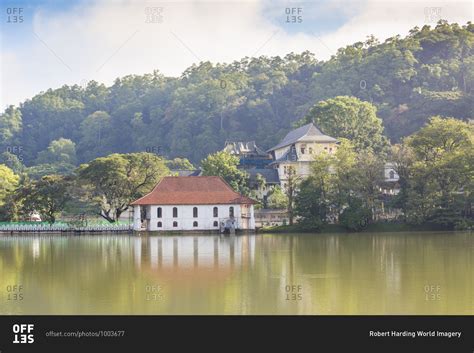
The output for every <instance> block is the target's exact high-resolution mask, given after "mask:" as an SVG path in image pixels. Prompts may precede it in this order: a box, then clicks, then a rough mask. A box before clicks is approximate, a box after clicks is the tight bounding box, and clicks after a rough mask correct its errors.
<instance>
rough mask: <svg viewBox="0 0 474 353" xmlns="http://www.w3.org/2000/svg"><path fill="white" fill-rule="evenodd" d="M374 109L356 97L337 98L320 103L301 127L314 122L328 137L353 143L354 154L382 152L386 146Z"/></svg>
mask: <svg viewBox="0 0 474 353" xmlns="http://www.w3.org/2000/svg"><path fill="white" fill-rule="evenodd" d="M376 111H377V109H376V108H375V106H374V105H372V104H370V103H368V102H363V101H361V100H359V99H357V98H355V97H347V96H340V97H336V98H332V99H328V100H326V101H322V102H319V103H318V104H316V105H315V106H314V107H312V108H311V110H310V111H309V113H308V115H307V116H306V117H305V119H303V123H309V122H313V123H315V124H316V126H318V127H319V128H321V129H322V130H323V132H324V133H325V134H327V135H330V136H333V137H335V138H345V139H349V140H351V141H352V143H353V144H354V146H355V147H356V149H357V150H365V149H369V148H370V149H372V150H375V151H377V152H379V151H382V150H383V149H384V148H385V147H386V146H387V141H386V138H385V137H384V135H383V127H382V120H381V119H380V118H378V117H377V114H376Z"/></svg>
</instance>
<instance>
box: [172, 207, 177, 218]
mask: <svg viewBox="0 0 474 353" xmlns="http://www.w3.org/2000/svg"><path fill="white" fill-rule="evenodd" d="M173 217H174V218H176V217H178V207H173Z"/></svg>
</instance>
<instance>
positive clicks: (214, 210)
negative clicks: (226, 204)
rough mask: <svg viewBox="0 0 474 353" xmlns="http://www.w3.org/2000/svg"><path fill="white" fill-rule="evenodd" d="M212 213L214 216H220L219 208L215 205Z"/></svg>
mask: <svg viewBox="0 0 474 353" xmlns="http://www.w3.org/2000/svg"><path fill="white" fill-rule="evenodd" d="M212 214H213V216H214V217H218V216H219V209H218V208H217V207H214V208H213V210H212Z"/></svg>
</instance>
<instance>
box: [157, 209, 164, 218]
mask: <svg viewBox="0 0 474 353" xmlns="http://www.w3.org/2000/svg"><path fill="white" fill-rule="evenodd" d="M162 214H163V213H162V211H161V207H158V208H157V209H156V217H158V218H161V217H162Z"/></svg>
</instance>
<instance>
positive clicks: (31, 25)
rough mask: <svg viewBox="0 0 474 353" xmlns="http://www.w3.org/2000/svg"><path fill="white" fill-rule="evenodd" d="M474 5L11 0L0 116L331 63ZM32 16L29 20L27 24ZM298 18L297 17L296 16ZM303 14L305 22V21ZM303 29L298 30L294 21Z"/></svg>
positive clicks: (467, 17) (467, 15)
mask: <svg viewBox="0 0 474 353" xmlns="http://www.w3.org/2000/svg"><path fill="white" fill-rule="evenodd" d="M473 4H474V2H473V1H471V0H469V1H461V2H456V1H449V0H444V1H425V0H410V1H403V0H402V1H398V0H394V1H386V0H359V1H349V0H315V1H306V2H300V1H294V0H293V1H291V0H289V1H251V0H247V1H223V0H221V1H169V2H158V1H144V0H135V1H132V0H128V1H125V0H124V1H120V0H95V1H94V0H69V1H51V0H37V1H25V0H23V1H21V0H15V1H13V0H6V1H2V5H1V11H2V16H1V20H2V26H1V34H2V35H1V42H0V48H1V51H0V60H1V61H0V62H1V67H0V70H1V71H0V73H1V85H0V89H1V91H0V108H1V110H3V109H4V108H5V107H6V106H7V105H9V104H15V105H16V104H18V103H19V102H21V101H23V100H25V99H27V98H31V97H32V96H34V95H35V94H37V93H39V92H40V91H44V90H46V89H48V88H58V87H61V86H62V85H64V84H69V85H71V84H85V83H86V82H87V81H89V80H92V79H93V80H96V81H99V82H103V83H106V84H107V85H110V84H111V83H112V82H113V80H114V79H115V78H117V77H120V76H124V75H128V74H143V73H149V72H152V71H153V70H155V69H157V70H159V71H161V72H162V73H163V74H165V75H170V76H179V75H180V74H181V73H182V71H183V70H185V69H186V68H187V67H188V66H190V65H191V64H193V63H195V62H199V61H206V60H209V61H211V62H213V63H215V62H232V61H233V60H239V59H240V58H242V57H245V56H258V55H285V54H287V53H289V52H297V53H299V52H302V51H305V50H310V51H312V52H314V53H315V54H316V56H317V57H318V58H319V59H327V58H329V57H330V56H331V55H332V54H334V53H335V52H336V51H337V49H338V48H340V47H341V46H344V45H347V44H351V43H353V42H356V41H363V40H365V39H366V37H367V36H368V35H370V34H373V35H375V36H376V37H377V38H379V39H381V40H384V39H385V38H388V37H390V36H393V35H396V34H401V35H405V34H407V33H408V30H409V29H410V28H412V27H414V26H420V27H421V26H423V25H425V24H429V25H432V26H433V25H435V24H436V22H437V21H438V20H439V19H446V20H448V21H449V22H458V23H460V24H465V23H466V22H467V21H473V11H474V6H473ZM15 16H22V22H20V19H19V17H18V18H15ZM292 16H296V17H295V18H293V17H292ZM298 16H301V17H299V18H298ZM292 21H294V22H292Z"/></svg>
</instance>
